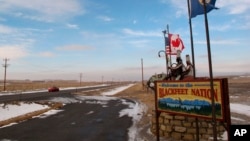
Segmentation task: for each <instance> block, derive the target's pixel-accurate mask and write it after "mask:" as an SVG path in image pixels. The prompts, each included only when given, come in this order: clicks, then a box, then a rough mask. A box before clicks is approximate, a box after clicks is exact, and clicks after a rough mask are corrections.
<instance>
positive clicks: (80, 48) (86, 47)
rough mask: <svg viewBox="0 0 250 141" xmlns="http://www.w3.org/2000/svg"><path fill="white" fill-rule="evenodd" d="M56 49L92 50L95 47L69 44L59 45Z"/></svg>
mask: <svg viewBox="0 0 250 141" xmlns="http://www.w3.org/2000/svg"><path fill="white" fill-rule="evenodd" d="M56 49H57V50H61V51H84V50H91V49H94V48H93V47H90V46H82V45H67V46H63V47H57V48H56Z"/></svg>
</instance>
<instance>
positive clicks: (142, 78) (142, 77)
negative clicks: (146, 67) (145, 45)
mask: <svg viewBox="0 0 250 141" xmlns="http://www.w3.org/2000/svg"><path fill="white" fill-rule="evenodd" d="M143 75H144V74H143V59H142V58H141V83H142V89H143V90H144V82H143V81H144V76H143Z"/></svg>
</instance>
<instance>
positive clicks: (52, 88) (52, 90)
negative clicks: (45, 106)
mask: <svg viewBox="0 0 250 141" xmlns="http://www.w3.org/2000/svg"><path fill="white" fill-rule="evenodd" d="M58 91H59V88H58V87H56V86H53V87H49V88H48V92H58Z"/></svg>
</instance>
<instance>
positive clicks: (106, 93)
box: [102, 84, 134, 96]
mask: <svg viewBox="0 0 250 141" xmlns="http://www.w3.org/2000/svg"><path fill="white" fill-rule="evenodd" d="M133 85H134V84H129V85H126V86H122V87H118V88H115V89H114V90H112V91H108V92H103V93H102V95H106V96H109V95H115V94H117V93H118V92H121V91H123V90H126V89H128V88H129V87H131V86H133Z"/></svg>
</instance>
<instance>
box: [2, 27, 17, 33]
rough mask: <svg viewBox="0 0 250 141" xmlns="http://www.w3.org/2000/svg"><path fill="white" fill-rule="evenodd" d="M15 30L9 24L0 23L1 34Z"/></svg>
mask: <svg viewBox="0 0 250 141" xmlns="http://www.w3.org/2000/svg"><path fill="white" fill-rule="evenodd" d="M15 31H16V30H15V29H14V28H11V27H9V26H5V25H0V33H1V34H11V33H14V32H15Z"/></svg>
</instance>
